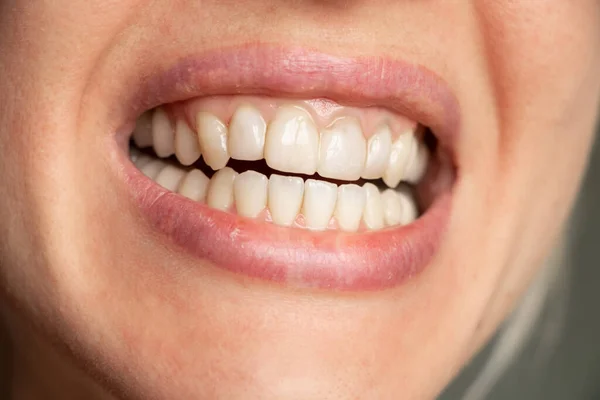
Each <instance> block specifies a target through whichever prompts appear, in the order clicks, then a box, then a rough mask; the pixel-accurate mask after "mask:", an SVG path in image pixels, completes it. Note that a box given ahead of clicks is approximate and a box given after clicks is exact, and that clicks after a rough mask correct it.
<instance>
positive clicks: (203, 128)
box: [196, 111, 229, 171]
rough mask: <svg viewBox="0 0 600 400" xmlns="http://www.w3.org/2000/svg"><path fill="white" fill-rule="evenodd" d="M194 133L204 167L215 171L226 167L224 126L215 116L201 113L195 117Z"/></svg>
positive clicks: (226, 154) (227, 158) (225, 134)
mask: <svg viewBox="0 0 600 400" xmlns="http://www.w3.org/2000/svg"><path fill="white" fill-rule="evenodd" d="M196 131H197V132H198V142H199V145H200V152H201V153H202V157H204V162H205V163H206V165H208V166H209V167H211V168H212V169H213V170H215V171H216V170H218V169H221V168H223V167H224V166H226V165H227V161H229V152H228V151H227V127H226V126H225V124H224V123H223V122H222V121H221V120H220V119H219V118H217V117H216V116H215V115H213V114H210V113H207V112H204V111H202V112H199V113H198V115H197V116H196Z"/></svg>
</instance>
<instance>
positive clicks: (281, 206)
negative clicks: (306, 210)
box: [268, 174, 304, 226]
mask: <svg viewBox="0 0 600 400" xmlns="http://www.w3.org/2000/svg"><path fill="white" fill-rule="evenodd" d="M303 196H304V181H303V180H302V178H299V177H296V176H281V175H276V174H273V175H271V177H270V178H269V199H268V203H269V211H270V212H271V219H272V220H273V222H274V223H275V224H277V225H282V226H290V225H292V224H293V223H294V221H295V220H296V216H297V215H298V214H299V213H300V207H301V206H302V199H303Z"/></svg>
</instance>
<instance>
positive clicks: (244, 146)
mask: <svg viewBox="0 0 600 400" xmlns="http://www.w3.org/2000/svg"><path fill="white" fill-rule="evenodd" d="M266 132H267V123H266V122H265V120H264V118H263V117H262V115H261V114H260V111H258V110H257V109H256V108H254V107H252V106H249V105H243V106H240V107H239V108H238V109H237V110H236V111H235V113H234V114H233V117H231V122H230V123H229V142H228V144H229V155H230V156H231V158H233V159H236V160H246V161H256V160H262V158H263V151H264V147H265V134H266Z"/></svg>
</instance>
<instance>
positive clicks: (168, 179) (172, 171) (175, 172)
mask: <svg viewBox="0 0 600 400" xmlns="http://www.w3.org/2000/svg"><path fill="white" fill-rule="evenodd" d="M184 175H185V171H184V170H182V169H179V168H177V167H174V166H172V165H167V166H166V167H164V168H163V169H162V170H161V171H160V172H159V173H158V175H156V178H154V181H155V182H156V183H158V184H159V185H160V186H162V187H164V188H165V189H167V190H170V191H171V192H174V191H176V190H177V187H178V186H179V183H180V182H181V180H182V179H183V177H184Z"/></svg>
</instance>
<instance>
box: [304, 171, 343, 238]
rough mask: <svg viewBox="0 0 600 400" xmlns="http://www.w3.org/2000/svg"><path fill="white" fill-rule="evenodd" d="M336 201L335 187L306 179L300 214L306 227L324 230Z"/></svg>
mask: <svg viewBox="0 0 600 400" xmlns="http://www.w3.org/2000/svg"><path fill="white" fill-rule="evenodd" d="M336 199H337V185H335V184H333V183H329V182H325V181H317V180H314V179H307V180H306V184H305V187H304V203H303V205H302V214H304V220H305V222H306V227H307V228H308V229H311V230H325V229H327V226H328V225H329V221H330V220H331V217H332V216H333V211H334V209H335V203H336Z"/></svg>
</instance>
